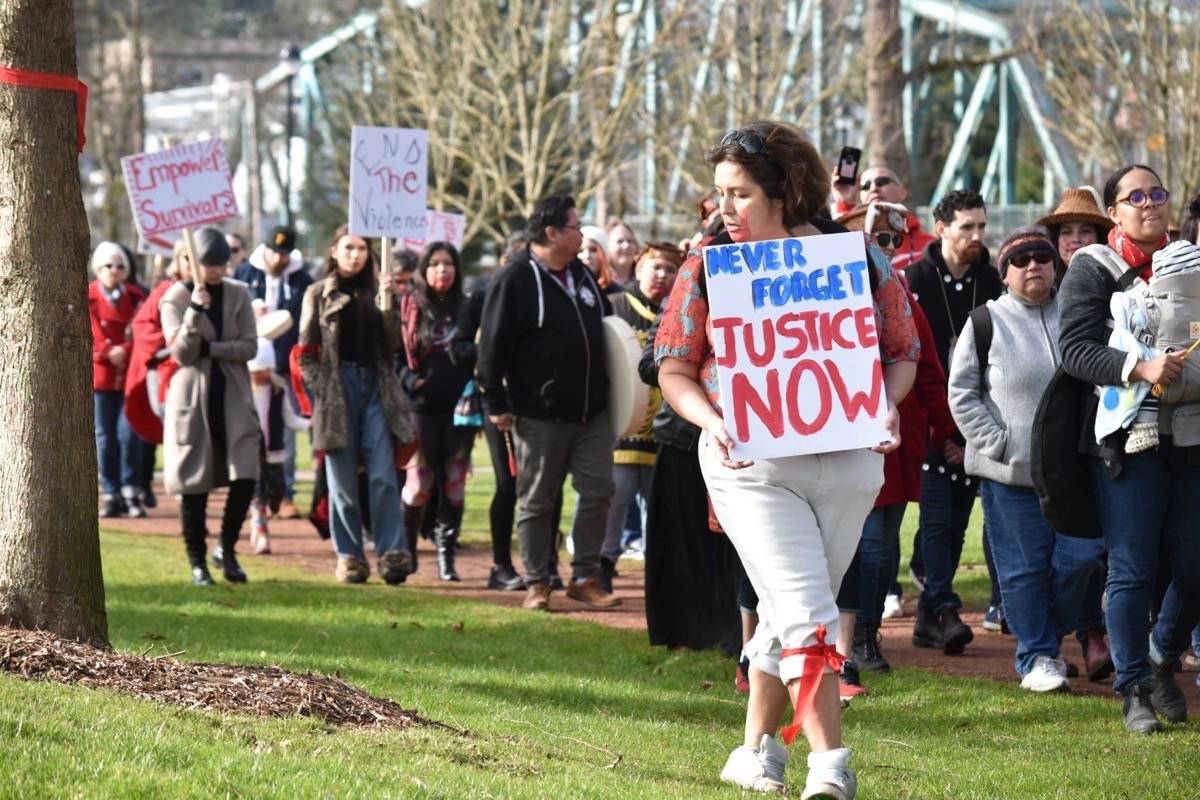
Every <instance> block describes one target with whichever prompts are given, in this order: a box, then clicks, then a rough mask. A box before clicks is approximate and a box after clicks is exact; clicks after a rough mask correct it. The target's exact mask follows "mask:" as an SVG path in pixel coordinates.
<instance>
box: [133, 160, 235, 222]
mask: <svg viewBox="0 0 1200 800" xmlns="http://www.w3.org/2000/svg"><path fill="white" fill-rule="evenodd" d="M121 168H122V170H123V171H124V173H125V186H126V188H127V189H128V190H129V204H130V205H131V206H132V207H133V218H134V221H135V222H136V224H137V229H138V234H139V235H140V236H141V238H142V239H143V240H145V241H147V242H149V241H152V240H154V239H161V238H163V236H164V234H168V233H173V232H175V231H181V230H183V229H184V228H195V227H197V226H200V225H207V224H210V223H214V222H221V221H222V220H227V219H229V218H230V217H236V216H237V215H238V213H239V212H238V204H237V197H236V196H235V195H234V193H233V181H232V178H231V177H230V174H229V163H228V162H227V161H226V159H225V145H224V144H223V143H222V142H221V140H220V139H207V140H205V141H202V142H189V143H187V144H181V145H176V146H175V147H172V148H170V149H169V150H160V151H159V152H157V153H139V154H138V155H134V156H125V157H124V158H122V159H121Z"/></svg>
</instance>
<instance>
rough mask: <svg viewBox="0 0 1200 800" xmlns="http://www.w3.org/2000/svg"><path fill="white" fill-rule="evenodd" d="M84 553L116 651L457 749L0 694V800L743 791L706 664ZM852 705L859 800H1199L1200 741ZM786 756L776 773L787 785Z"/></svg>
mask: <svg viewBox="0 0 1200 800" xmlns="http://www.w3.org/2000/svg"><path fill="white" fill-rule="evenodd" d="M102 544H103V554H104V566H105V570H104V572H105V583H106V590H107V598H108V612H109V625H110V634H111V638H112V642H113V644H114V646H116V647H117V648H119V649H121V650H125V651H131V652H142V651H145V650H149V653H150V654H151V655H157V654H163V653H168V652H176V651H180V650H183V651H186V652H185V653H184V654H183V655H182V656H180V657H181V658H184V659H188V660H197V661H228V662H238V663H245V664H279V665H281V666H284V667H287V668H290V669H294V670H301V671H303V670H314V671H318V672H321V673H325V674H333V673H337V674H338V675H340V676H341V677H342V678H343V679H345V680H346V681H348V682H350V683H352V684H354V685H356V686H359V687H362V688H364V689H366V690H368V691H370V692H372V693H374V694H377V695H381V696H384V697H387V698H390V699H392V700H394V701H396V702H398V703H400V704H401V705H403V706H404V707H406V708H412V709H415V710H417V711H419V712H420V713H421V714H423V715H425V716H427V717H430V718H433V719H436V720H440V721H443V722H446V723H448V724H450V725H454V726H456V727H460V728H465V729H467V730H469V731H470V733H471V735H470V736H469V737H467V738H459V737H457V736H454V735H452V734H450V733H447V732H445V731H440V730H408V731H391V732H386V733H381V732H362V731H341V730H332V729H329V728H327V727H325V726H324V725H322V724H320V723H317V722H313V721H311V720H303V719H288V720H273V721H265V720H260V719H255V718H241V717H219V716H215V715H210V714H206V713H202V712H197V711H186V710H182V709H178V708H173V707H164V706H159V705H155V704H151V703H147V702H143V701H137V700H132V699H129V698H126V697H121V696H117V695H114V694H112V693H109V692H105V691H95V690H87V689H82V688H64V687H60V686H56V685H48V684H45V683H37V682H32V683H31V682H25V681H23V680H21V679H19V678H15V677H11V676H4V677H0V796H3V797H22V798H26V797H27V798H44V797H192V796H194V797H212V796H219V797H256V798H258V797H346V796H361V797H368V796H369V797H446V798H459V797H477V798H485V797H514V798H516V797H521V798H526V797H527V798H544V797H553V798H576V797H589V798H590V797H596V798H627V797H637V798H640V797H646V798H658V797H687V798H693V797H735V796H741V795H740V793H738V792H736V791H735V790H733V789H729V788H726V787H722V786H720V784H718V782H717V777H716V776H717V773H718V771H719V769H720V767H721V765H722V764H723V762H724V759H725V757H726V755H727V754H728V751H729V750H730V749H731V748H732V747H733V746H735V745H736V744H737V743H738V741H739V739H740V737H741V733H740V731H741V724H742V714H743V704H742V701H741V698H739V697H738V696H737V695H735V694H733V692H732V690H731V686H730V684H731V677H732V673H733V664H732V663H731V662H729V661H727V660H725V659H723V658H721V657H719V656H717V655H715V654H711V653H672V652H668V651H666V650H664V649H661V648H657V649H651V648H650V647H648V646H647V644H646V641H645V636H644V634H641V633H638V632H630V631H618V630H610V629H606V628H603V627H600V626H597V625H591V624H587V623H581V622H575V621H571V620H566V619H562V618H558V617H555V616H553V615H545V614H533V613H527V612H521V611H519V610H510V609H504V608H499V607H496V606H492V605H489V604H485V603H481V602H477V601H468V600H458V599H453V598H447V597H443V596H438V595H436V594H433V593H431V592H428V591H423V590H414V589H412V588H399V589H394V588H389V587H386V586H383V585H371V584H368V585H366V586H362V587H351V586H340V585H336V584H333V583H332V582H330V581H329V579H328V578H327V577H325V576H314V575H310V574H307V573H304V572H301V571H299V570H298V569H296V568H291V567H286V566H278V565H274V564H271V563H269V562H261V563H257V564H255V568H254V570H253V575H254V577H255V581H254V582H252V583H250V584H247V585H245V586H239V587H236V588H230V587H229V586H227V585H224V584H220V585H218V586H216V587H214V588H211V589H208V590H197V589H194V588H192V587H191V586H188V585H185V584H184V583H183V582H182V581H181V580H180V578H179V568H178V567H179V553H178V543H177V542H174V541H171V540H169V539H161V538H158V537H141V536H136V535H129V534H117V533H104V534H103V535H102ZM160 637H161V638H160ZM871 687H872V695H871V696H870V697H869V698H867V699H865V700H863V701H860V702H858V703H857V704H856V705H855V707H854V708H852V709H851V710H850V711H849V712H847V715H846V735H847V739H848V741H849V743H850V744H851V745H852V746H853V747H854V750H855V757H854V762H855V765H856V766H857V768H858V770H859V777H860V785H861V789H862V791H861V793H860V797H863V798H889V799H890V798H943V797H944V798H955V799H956V800H962V799H963V798H1017V797H1019V798H1071V799H1072V800H1073V799H1074V798H1102V797H1103V798H1121V797H1148V796H1154V797H1170V798H1183V797H1195V796H1196V794H1197V791H1196V786H1197V781H1198V780H1200V777H1198V776H1200V768H1198V767H1197V761H1196V758H1197V756H1196V754H1197V753H1198V752H1200V733H1198V731H1197V728H1196V727H1195V726H1190V727H1187V728H1183V729H1177V730H1174V731H1172V732H1170V733H1168V734H1165V735H1161V736H1157V737H1152V738H1134V737H1132V736H1128V735H1126V734H1125V733H1124V732H1123V731H1122V729H1121V727H1120V719H1119V713H1118V707H1117V706H1116V705H1115V704H1113V703H1112V702H1108V701H1104V700H1099V699H1086V698H1076V697H1049V698H1047V697H1032V696H1030V695H1028V694H1026V693H1022V692H1021V691H1019V690H1018V689H1016V688H1015V687H1014V686H1013V685H1011V684H999V683H994V682H990V681H983V680H972V679H960V678H951V677H946V676H943V675H934V674H929V673H924V672H921V671H918V670H898V671H897V672H895V673H893V674H892V675H888V676H872V680H871ZM803 755H804V748H803V746H802V745H801V746H798V747H797V750H796V757H795V758H794V760H793V762H794V763H793V764H792V765H791V766H790V767H789V769H788V779H789V782H790V783H791V784H792V785H793V786H795V787H797V788H798V786H799V785H800V784H801V782H802V781H803V776H804V760H803ZM618 756H619V759H618ZM614 762H616V763H615V766H614Z"/></svg>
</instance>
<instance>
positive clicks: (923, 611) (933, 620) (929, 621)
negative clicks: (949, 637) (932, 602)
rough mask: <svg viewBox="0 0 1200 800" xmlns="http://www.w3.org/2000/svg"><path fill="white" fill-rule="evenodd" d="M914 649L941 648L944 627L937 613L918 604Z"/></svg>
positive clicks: (913, 640)
mask: <svg viewBox="0 0 1200 800" xmlns="http://www.w3.org/2000/svg"><path fill="white" fill-rule="evenodd" d="M912 644H913V647H941V646H942V626H941V623H940V622H939V620H938V615H937V612H936V611H934V610H933V609H932V608H928V607H926V606H922V605H920V604H919V603H918V604H917V622H916V624H915V625H913V632H912Z"/></svg>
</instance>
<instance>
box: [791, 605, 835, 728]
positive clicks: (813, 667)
mask: <svg viewBox="0 0 1200 800" xmlns="http://www.w3.org/2000/svg"><path fill="white" fill-rule="evenodd" d="M779 656H780V659H781V660H782V659H784V658H790V657H791V656H804V671H803V672H801V673H800V692H799V694H797V696H796V702H795V704H794V705H795V711H794V712H792V724H791V725H788V726H787V727H785V728H784V729H783V730H782V731H780V733H782V734H783V743H784V744H791V743H792V742H793V741H795V739H796V736H797V734H799V733H800V726H801V725H803V724H804V718H805V717H807V716H808V712H809V711H811V710H812V705H813V700H814V699H815V698H816V696H817V687H818V686H820V685H821V675H822V673H824V672H825V667H827V666H828V667H829V668H830V669H832V670H833V671H834V672H839V671H840V670H841V669H842V664H843V663H845V661H846V657H845V656H844V655H842V654H841V653H839V652H838V651H837V650H836V649H835V648H834V646H833V645H831V644H826V643H825V626H824V625H818V626H817V643H816V644H811V645H809V646H808V647H791V648H788V649H787V650H784V651H783V652H782V653H780V654H779Z"/></svg>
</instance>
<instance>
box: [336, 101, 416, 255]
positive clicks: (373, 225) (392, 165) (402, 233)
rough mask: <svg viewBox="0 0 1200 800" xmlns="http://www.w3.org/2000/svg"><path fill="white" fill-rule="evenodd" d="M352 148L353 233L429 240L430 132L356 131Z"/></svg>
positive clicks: (397, 129) (400, 129) (358, 129)
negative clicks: (426, 232)
mask: <svg viewBox="0 0 1200 800" xmlns="http://www.w3.org/2000/svg"><path fill="white" fill-rule="evenodd" d="M350 142H351V143H350V148H351V150H350V154H351V159H350V233H352V234H354V235H355V236H362V237H368V238H375V237H380V236H388V237H391V238H393V239H406V238H407V239H420V238H421V237H423V236H425V229H426V227H427V225H428V221H427V220H426V209H425V194H426V185H427V182H428V178H429V166H428V165H429V148H428V136H427V134H426V132H425V131H423V130H417V129H413V128H372V127H366V126H362V125H355V126H354V129H353V131H352V133H351V139H350Z"/></svg>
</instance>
